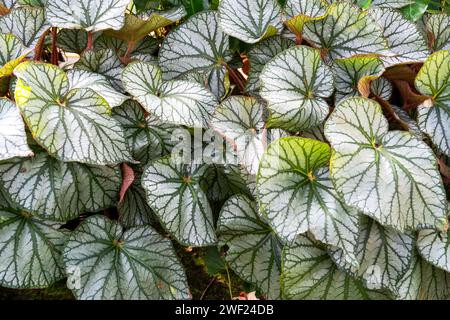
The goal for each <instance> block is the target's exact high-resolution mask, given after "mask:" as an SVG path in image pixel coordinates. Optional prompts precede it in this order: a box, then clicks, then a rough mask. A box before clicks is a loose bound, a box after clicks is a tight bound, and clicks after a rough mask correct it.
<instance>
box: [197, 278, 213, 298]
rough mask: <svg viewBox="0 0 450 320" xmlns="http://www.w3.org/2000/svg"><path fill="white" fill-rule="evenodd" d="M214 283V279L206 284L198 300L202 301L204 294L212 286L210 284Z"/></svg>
mask: <svg viewBox="0 0 450 320" xmlns="http://www.w3.org/2000/svg"><path fill="white" fill-rule="evenodd" d="M215 281H216V277H214V278H212V280H211V281H210V282H209V283H208V286H207V287H206V288H205V290H203V292H202V295H201V296H200V300H203V298H204V297H205V294H206V292H208V290H209V288H210V287H211V286H212V284H213V283H214V282H215Z"/></svg>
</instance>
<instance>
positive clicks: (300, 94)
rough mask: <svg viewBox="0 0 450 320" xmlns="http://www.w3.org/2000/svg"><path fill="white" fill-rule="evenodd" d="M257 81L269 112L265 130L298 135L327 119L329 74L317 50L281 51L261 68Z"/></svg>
mask: <svg viewBox="0 0 450 320" xmlns="http://www.w3.org/2000/svg"><path fill="white" fill-rule="evenodd" d="M260 81H261V96H262V97H263V98H264V99H265V100H267V102H268V108H269V110H270V111H271V115H270V118H269V121H268V124H269V126H271V127H279V128H282V129H285V130H290V131H300V130H304V129H308V128H312V127H315V126H317V125H319V124H320V123H321V122H322V121H323V120H325V117H326V116H327V115H328V112H329V107H328V104H327V103H326V101H325V100H324V98H327V97H329V96H331V95H332V94H333V90H334V88H333V82H334V80H333V74H332V72H331V69H330V68H329V67H328V66H326V65H325V64H324V63H323V61H322V59H321V58H320V54H319V52H318V51H317V50H315V49H313V48H309V47H306V46H298V47H294V48H290V49H288V50H285V51H283V52H282V53H280V54H278V55H277V56H276V57H275V58H273V59H272V60H271V61H270V62H269V63H268V64H267V65H266V66H265V67H264V69H263V71H262V72H261V76H260Z"/></svg>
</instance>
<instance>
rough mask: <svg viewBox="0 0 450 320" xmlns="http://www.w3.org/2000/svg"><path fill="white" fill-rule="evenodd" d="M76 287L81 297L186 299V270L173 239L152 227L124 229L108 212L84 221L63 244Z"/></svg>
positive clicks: (75, 290) (90, 298) (68, 268)
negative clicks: (112, 219) (77, 282)
mask: <svg viewBox="0 0 450 320" xmlns="http://www.w3.org/2000/svg"><path fill="white" fill-rule="evenodd" d="M63 257H64V264H65V266H66V271H67V272H68V274H69V275H71V274H72V273H73V276H76V275H77V274H78V275H79V276H80V279H79V281H80V288H78V289H77V288H76V289H74V290H73V292H74V294H75V296H76V297H77V298H78V299H81V300H112V299H121V300H141V299H145V300H147V299H187V298H189V296H190V294H189V289H188V286H187V281H186V275H185V273H184V270H183V267H182V265H181V264H180V262H179V260H178V258H177V256H176V255H175V252H174V250H173V247H172V244H171V242H170V240H167V239H164V238H163V237H161V236H160V235H159V234H158V233H157V232H156V231H155V230H153V229H152V228H151V227H149V226H146V227H135V228H130V229H128V230H126V231H124V229H123V227H122V226H121V225H119V224H117V223H116V222H113V221H110V220H108V219H107V218H105V217H103V216H93V217H90V218H88V219H86V220H84V221H83V222H82V223H81V225H80V226H79V227H78V228H77V229H76V230H75V231H74V232H73V233H72V234H71V235H70V237H69V239H68V240H67V243H66V246H65V248H64V255H63Z"/></svg>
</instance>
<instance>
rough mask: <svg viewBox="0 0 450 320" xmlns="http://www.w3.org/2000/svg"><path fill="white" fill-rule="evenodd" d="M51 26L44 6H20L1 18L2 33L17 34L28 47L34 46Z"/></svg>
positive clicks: (0, 27)
mask: <svg viewBox="0 0 450 320" xmlns="http://www.w3.org/2000/svg"><path fill="white" fill-rule="evenodd" d="M49 27H50V25H49V24H48V23H47V21H46V20H45V12H44V8H38V7H28V6H25V7H18V8H14V9H13V10H12V11H11V12H10V13H9V14H7V15H6V16H3V17H1V18H0V29H1V30H2V33H11V34H13V35H15V36H16V37H17V38H18V39H19V40H20V41H22V43H23V44H24V45H25V46H26V47H34V46H35V45H36V43H37V42H38V40H39V38H40V37H41V36H42V34H43V33H44V32H45V31H46V30H47V29H48V28H49Z"/></svg>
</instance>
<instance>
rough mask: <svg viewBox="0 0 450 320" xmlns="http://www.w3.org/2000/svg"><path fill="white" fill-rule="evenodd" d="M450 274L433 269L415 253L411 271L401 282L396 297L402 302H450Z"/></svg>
mask: <svg viewBox="0 0 450 320" xmlns="http://www.w3.org/2000/svg"><path fill="white" fill-rule="evenodd" d="M449 295H450V274H449V273H448V272H446V271H444V270H441V269H438V268H436V267H433V266H432V265H431V264H429V263H427V262H426V261H425V260H423V259H422V258H421V257H420V255H419V254H418V253H417V252H414V255H413V257H412V261H411V264H410V266H409V269H408V270H407V272H406V273H405V274H404V276H403V278H402V279H401V280H400V282H399V284H398V286H397V291H396V296H397V298H398V299H402V300H448V297H449Z"/></svg>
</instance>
